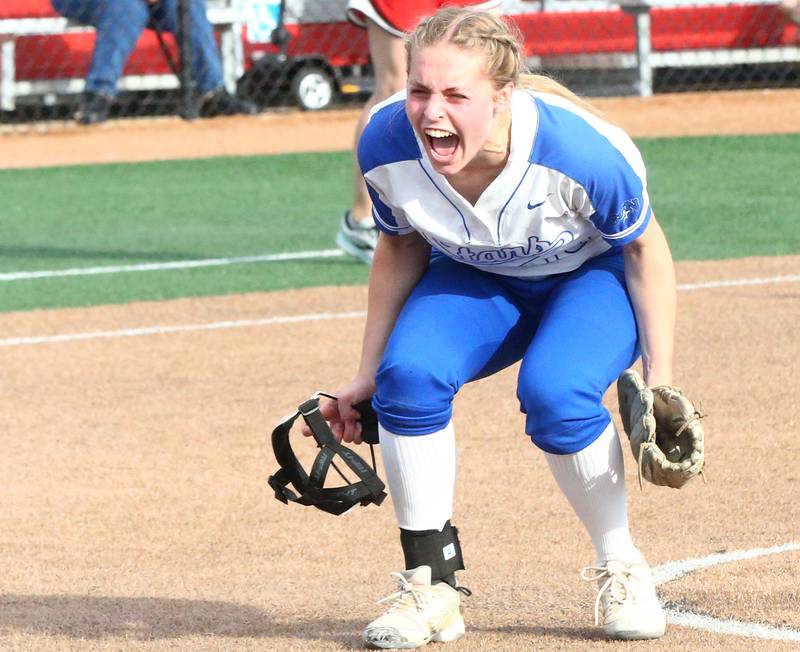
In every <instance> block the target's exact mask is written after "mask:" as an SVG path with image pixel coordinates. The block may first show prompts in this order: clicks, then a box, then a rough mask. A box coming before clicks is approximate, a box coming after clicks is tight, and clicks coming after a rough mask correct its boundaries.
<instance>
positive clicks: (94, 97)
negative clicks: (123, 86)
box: [75, 92, 113, 125]
mask: <svg viewBox="0 0 800 652" xmlns="http://www.w3.org/2000/svg"><path fill="white" fill-rule="evenodd" d="M112 101H113V100H112V98H110V97H109V96H108V95H103V94H102V93H94V92H87V93H84V95H83V99H82V100H81V103H80V105H79V106H78V110H77V111H76V112H75V120H76V121H77V122H78V124H81V125H96V124H99V123H101V122H105V121H106V120H108V112H109V109H111V102H112Z"/></svg>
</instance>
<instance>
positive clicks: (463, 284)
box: [372, 250, 639, 455]
mask: <svg viewBox="0 0 800 652" xmlns="http://www.w3.org/2000/svg"><path fill="white" fill-rule="evenodd" d="M638 356H639V346H638V337H637V332H636V319H635V317H634V314H633V308H632V306H631V302H630V299H629V297H628V292H627V289H626V286H625V267H624V261H623V256H622V252H621V251H620V250H616V251H611V252H609V253H607V254H605V255H602V256H599V257H597V258H593V259H591V260H589V261H587V262H586V263H584V264H583V265H582V266H581V267H580V268H579V269H577V270H575V271H574V272H569V273H566V274H559V275H557V276H552V277H546V278H543V279H534V280H526V279H516V278H509V277H504V276H500V275H497V274H491V273H487V272H483V271H479V270H477V269H475V268H473V267H470V266H469V265H465V264H463V263H457V262H455V261H453V260H450V259H449V258H446V257H444V256H439V257H434V258H433V259H432V262H431V265H430V268H429V269H428V271H427V273H426V274H425V276H424V277H423V278H422V280H421V281H420V282H419V284H418V285H417V287H416V288H415V289H414V291H413V292H412V293H411V296H410V297H409V298H408V300H407V301H406V304H405V306H404V307H403V310H402V311H401V313H400V316H399V317H398V320H397V323H396V324H395V327H394V330H393V331H392V334H391V336H390V338H389V341H388V343H387V346H386V350H385V352H384V355H383V360H382V362H381V365H380V367H379V368H378V372H377V375H376V378H375V380H376V384H377V391H376V392H375V395H374V397H373V399H372V404H373V407H374V408H375V410H376V412H377V413H378V417H379V419H380V423H381V425H382V426H383V427H384V428H386V429H387V430H389V431H390V432H393V433H395V434H397V435H409V436H414V435H424V434H428V433H431V432H435V431H437V430H441V429H442V428H444V427H445V426H446V425H447V423H448V421H450V418H451V414H452V403H453V397H454V396H455V394H456V392H457V391H458V390H459V389H460V388H461V386H462V385H463V384H464V383H467V382H470V381H472V380H476V379H478V378H483V377H486V376H490V375H492V374H494V373H496V372H498V371H500V370H501V369H503V368H505V367H508V366H509V365H511V364H513V363H515V362H517V361H518V360H522V364H521V365H520V369H519V375H518V384H517V396H518V398H519V402H520V408H521V410H522V412H524V413H525V415H526V418H525V432H526V433H527V434H528V435H529V436H530V437H531V439H532V440H533V443H534V444H536V445H537V446H538V447H539V448H541V449H542V450H544V451H546V452H548V453H554V454H557V455H565V454H571V453H576V452H578V451H580V450H583V449H584V448H586V446H588V445H589V444H591V443H592V442H593V441H594V440H595V439H597V437H599V436H600V434H601V433H602V432H603V431H604V430H605V429H606V427H607V426H608V423H609V421H610V420H611V415H610V414H609V413H608V410H606V408H605V407H604V406H603V403H602V399H603V395H604V394H605V392H606V390H607V389H608V387H609V386H610V385H611V383H612V382H614V381H615V380H616V378H617V376H619V374H620V373H621V372H622V371H623V370H624V369H625V368H626V367H629V366H630V365H631V364H633V362H634V361H635V360H636V358H637V357H638Z"/></svg>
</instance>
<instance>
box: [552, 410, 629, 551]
mask: <svg viewBox="0 0 800 652" xmlns="http://www.w3.org/2000/svg"><path fill="white" fill-rule="evenodd" d="M545 457H546V458H547V463H548V465H549V466H550V471H551V472H552V473H553V476H554V477H555V479H556V482H557V483H558V486H559V487H560V488H561V491H563V492H564V495H565V496H566V497H567V500H568V501H569V502H570V505H572V509H574V510H575V513H576V514H577V515H578V518H579V519H580V520H581V522H582V523H583V526H584V527H585V528H586V530H587V532H588V533H589V536H590V537H591V539H592V544H593V545H594V549H595V552H596V554H597V561H598V563H599V564H603V563H604V562H606V561H609V560H612V559H616V560H619V561H624V562H627V563H635V562H640V561H642V555H641V553H640V552H639V550H638V549H637V548H636V546H635V545H634V544H633V540H632V539H631V533H630V530H629V529H628V502H627V494H626V491H625V467H624V461H623V457H622V447H621V446H620V443H619V437H618V436H617V430H616V428H615V427H614V424H613V423H609V425H608V427H607V428H606V429H605V430H604V431H603V434H602V435H600V437H598V438H597V439H596V440H595V441H594V442H592V443H591V444H590V445H589V446H587V447H586V448H584V449H583V450H582V451H579V452H577V453H574V454H572V455H553V454H551V453H545Z"/></svg>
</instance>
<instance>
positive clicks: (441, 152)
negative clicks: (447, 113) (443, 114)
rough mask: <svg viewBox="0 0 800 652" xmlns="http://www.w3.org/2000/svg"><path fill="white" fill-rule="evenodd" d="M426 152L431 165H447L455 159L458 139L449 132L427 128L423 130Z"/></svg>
mask: <svg viewBox="0 0 800 652" xmlns="http://www.w3.org/2000/svg"><path fill="white" fill-rule="evenodd" d="M424 133H425V139H426V140H427V141H428V152H429V153H430V157H431V160H432V162H433V163H438V164H442V165H443V164H447V163H450V162H451V161H452V160H453V158H455V154H456V149H457V148H458V143H459V137H458V136H456V135H455V134H454V133H453V132H451V131H446V130H444V129H432V128H428V129H425V130H424Z"/></svg>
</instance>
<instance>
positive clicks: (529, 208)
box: [528, 199, 547, 211]
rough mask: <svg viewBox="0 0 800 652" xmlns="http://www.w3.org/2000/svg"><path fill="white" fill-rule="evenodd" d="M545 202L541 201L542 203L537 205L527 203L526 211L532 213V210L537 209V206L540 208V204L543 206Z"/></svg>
mask: <svg viewBox="0 0 800 652" xmlns="http://www.w3.org/2000/svg"><path fill="white" fill-rule="evenodd" d="M546 201H547V200H546V199H545V200H543V201H540V202H539V203H538V204H531V203H530V202H528V210H529V211H532V210H533V209H534V208H539V206H541V205H542V204H544V202H546Z"/></svg>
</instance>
